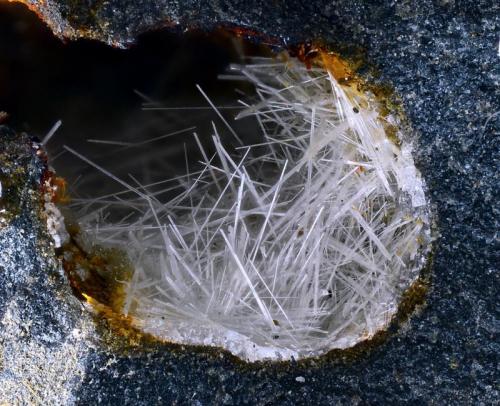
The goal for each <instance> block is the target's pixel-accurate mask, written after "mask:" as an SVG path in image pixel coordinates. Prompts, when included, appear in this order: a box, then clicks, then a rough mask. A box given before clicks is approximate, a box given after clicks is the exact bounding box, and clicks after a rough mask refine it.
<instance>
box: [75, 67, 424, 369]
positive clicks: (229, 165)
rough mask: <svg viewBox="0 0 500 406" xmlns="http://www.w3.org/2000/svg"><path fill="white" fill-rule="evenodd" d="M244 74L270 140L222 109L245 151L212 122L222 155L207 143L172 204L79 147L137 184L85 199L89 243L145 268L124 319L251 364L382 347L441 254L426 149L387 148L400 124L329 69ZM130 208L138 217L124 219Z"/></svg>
mask: <svg viewBox="0 0 500 406" xmlns="http://www.w3.org/2000/svg"><path fill="white" fill-rule="evenodd" d="M231 72H232V73H234V75H235V79H237V80H240V81H241V80H245V81H247V82H249V83H251V84H252V85H254V86H255V88H256V95H257V96H256V98H257V100H255V99H252V100H245V101H240V103H242V105H243V106H244V107H245V108H244V110H242V111H241V112H240V113H239V114H238V115H237V117H236V119H238V118H242V117H247V116H252V117H254V118H255V119H256V120H257V122H258V128H259V129H260V131H261V133H262V134H261V139H262V140H261V142H259V143H257V144H252V145H244V144H243V143H241V140H240V137H238V134H237V133H236V132H235V131H234V130H232V128H231V123H230V122H228V121H226V120H225V119H224V118H223V116H222V115H220V114H219V116H220V117H221V118H222V121H221V124H220V125H221V126H223V127H224V128H225V129H226V130H227V128H229V130H230V131H232V132H233V135H234V139H235V140H236V141H237V142H239V143H240V145H239V146H237V147H229V146H227V145H223V143H222V141H221V137H220V136H219V134H220V133H219V131H220V127H219V126H218V125H215V124H213V123H212V124H208V125H212V130H213V137H212V142H213V145H214V147H215V151H216V153H215V155H213V156H211V155H210V154H209V153H208V152H207V151H205V149H204V147H203V145H202V143H201V141H200V139H199V138H198V135H197V134H196V133H195V134H192V136H193V137H195V139H196V142H197V143H198V145H199V148H200V149H201V153H202V156H203V158H204V162H202V165H201V166H200V167H197V168H190V169H189V170H188V173H186V174H185V175H184V176H183V177H180V178H179V177H178V178H176V179H173V180H172V182H174V183H176V184H177V187H180V188H181V191H180V192H179V193H178V194H177V195H176V196H175V197H173V198H172V199H170V200H168V201H166V202H165V201H160V199H159V198H157V195H156V194H155V193H152V192H149V191H148V185H143V184H139V182H137V181H130V182H129V181H128V180H124V179H121V178H117V177H116V176H114V175H113V174H112V173H111V172H108V170H106V169H104V168H101V167H100V166H97V164H94V163H93V162H92V161H90V160H89V159H88V158H85V157H83V156H82V155H81V154H79V153H78V152H77V151H74V150H72V149H70V148H68V150H69V151H71V152H73V153H74V154H76V155H77V156H79V157H80V158H82V159H84V160H86V161H87V162H88V163H89V164H92V165H94V166H95V167H97V168H98V169H100V170H101V171H102V172H103V174H106V175H108V176H110V177H111V178H112V179H114V181H116V182H118V183H120V184H121V185H122V186H123V187H124V191H123V192H121V193H118V194H116V195H113V196H108V197H106V198H105V199H104V198H103V199H94V200H92V202H91V203H92V204H89V202H88V201H80V202H75V205H76V206H78V209H79V213H80V226H81V229H82V231H84V233H85V235H86V237H85V239H86V240H87V241H90V242H91V243H92V244H98V245H101V246H119V247H120V248H121V249H122V250H123V251H124V252H126V253H127V255H128V257H129V259H130V261H131V263H132V264H133V267H134V273H133V275H132V277H131V278H130V280H128V281H124V283H125V284H126V297H125V300H124V305H123V309H122V312H123V313H124V314H126V315H129V316H131V318H132V320H133V323H134V324H135V326H136V327H138V328H140V329H142V330H143V331H146V332H149V333H151V334H153V335H155V336H157V337H159V338H162V339H166V340H168V341H173V342H178V343H186V344H197V345H208V346H218V347H223V348H225V349H227V350H229V351H231V352H232V353H234V354H235V355H237V356H239V357H241V358H243V359H246V360H250V361H255V360H262V359H290V358H291V357H294V358H295V359H298V358H303V357H308V356H314V355H320V354H323V353H326V352H328V351H329V350H330V349H333V348H347V347H351V346H353V345H354V344H356V343H358V342H360V341H361V340H364V339H367V338H370V337H371V336H373V335H374V334H375V333H376V332H377V331H379V330H381V329H383V328H384V327H386V326H387V324H388V323H389V321H390V319H391V317H392V316H393V315H394V314H395V312H396V310H397V305H398V302H399V301H400V300H401V296H402V293H403V292H404V291H405V290H406V289H408V288H409V287H410V286H411V284H412V283H413V282H415V280H416V278H417V277H418V274H419V271H420V269H421V267H422V264H423V259H424V257H425V252H426V250H427V249H428V248H427V244H428V241H429V217H428V216H429V213H428V208H427V202H426V197H425V195H424V188H423V185H422V180H421V178H420V174H419V172H418V171H417V170H416V168H415V165H414V162H413V159H412V153H411V152H412V150H411V144H410V143H408V142H406V140H405V137H404V136H403V135H402V134H400V133H399V134H397V135H398V138H399V141H398V142H397V143H394V142H393V138H391V139H390V138H389V137H388V134H387V128H389V127H391V128H396V127H394V124H396V123H395V122H392V121H395V119H394V118H392V117H391V116H388V117H382V116H381V115H380V114H379V113H378V107H379V106H378V102H377V100H376V99H375V98H374V97H372V96H371V95H370V94H369V93H362V92H360V91H358V90H355V89H354V88H352V87H349V86H343V85H340V84H339V82H338V81H337V80H336V79H335V77H334V76H333V75H332V74H331V73H330V72H329V71H328V70H326V69H325V68H323V67H322V66H321V65H315V66H313V67H310V68H307V67H306V66H305V65H304V64H303V63H302V62H300V61H298V60H296V59H294V58H287V59H286V60H284V61H283V60H277V59H271V58H254V59H252V60H251V62H250V63H248V64H246V65H238V66H232V68H231ZM200 91H201V92H202V94H203V95H204V96H205V97H206V98H207V100H208V102H209V104H210V105H211V106H212V107H213V108H214V109H217V107H215V106H214V105H213V103H212V102H211V101H210V99H209V97H208V95H207V94H206V93H205V92H203V90H202V89H201V88H200ZM190 136H191V135H190ZM132 164H133V163H131V165H132ZM179 185H180V186H179ZM116 209H119V210H121V212H125V213H126V214H127V212H128V214H127V215H126V216H124V218H123V220H120V221H116V222H113V223H110V222H109V221H108V220H107V216H106V213H109V212H110V211H113V210H116Z"/></svg>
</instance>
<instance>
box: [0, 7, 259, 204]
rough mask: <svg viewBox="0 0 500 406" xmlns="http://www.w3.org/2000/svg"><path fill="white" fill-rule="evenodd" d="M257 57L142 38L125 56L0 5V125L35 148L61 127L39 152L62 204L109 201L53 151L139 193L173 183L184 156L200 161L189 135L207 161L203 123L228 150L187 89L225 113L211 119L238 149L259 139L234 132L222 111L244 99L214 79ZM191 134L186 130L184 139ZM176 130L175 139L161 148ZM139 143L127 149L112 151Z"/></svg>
mask: <svg viewBox="0 0 500 406" xmlns="http://www.w3.org/2000/svg"><path fill="white" fill-rule="evenodd" d="M264 53H266V51H265V50H263V48H262V47H260V46H257V45H256V44H254V43H251V42H246V41H243V40H241V39H239V38H235V37H234V36H231V35H229V34H227V33H223V32H216V33H213V32H212V33H201V32H193V33H188V34H183V35H176V34H172V33H169V32H166V31H157V32H151V33H146V34H144V35H142V36H141V37H139V38H138V40H137V44H135V45H133V46H131V47H130V48H129V49H127V50H121V49H113V48H111V47H109V46H106V45H104V44H101V43H98V42H94V41H88V40H78V41H75V42H63V41H61V40H59V39H57V38H55V37H54V36H53V34H52V33H51V32H50V30H49V29H48V28H47V27H46V26H45V25H44V24H43V23H42V22H41V21H40V20H39V19H38V17H37V16H36V15H35V14H34V13H32V12H30V11H28V10H27V9H26V8H25V7H24V6H22V5H18V4H0V111H4V112H6V113H8V114H9V118H8V120H7V121H6V123H7V124H8V125H10V126H11V127H13V128H14V129H16V130H17V131H26V132H28V133H29V134H31V135H34V136H37V137H38V138H39V139H40V140H43V139H44V137H46V135H47V133H48V132H49V131H50V129H51V128H52V127H53V126H54V124H55V123H56V122H57V121H58V120H61V121H62V126H61V127H60V128H59V130H58V131H57V132H56V133H55V135H54V136H53V137H52V138H51V139H50V140H49V141H48V142H47V144H46V150H47V152H48V154H49V157H50V160H51V165H52V166H53V167H54V168H55V169H56V171H57V173H58V175H60V176H63V177H64V178H66V180H67V181H68V185H69V188H70V192H71V194H72V195H73V196H80V197H91V196H98V195H102V194H104V193H112V192H115V191H119V190H122V189H123V186H121V185H119V184H117V183H116V182H113V181H111V180H109V179H108V180H107V179H106V177H105V176H103V174H102V173H99V172H98V171H97V170H95V169H93V168H92V167H90V166H89V165H88V164H87V163H85V162H83V161H81V160H79V159H78V158H76V157H75V156H73V155H72V154H70V153H68V152H66V151H65V150H64V149H63V146H64V145H67V146H69V147H71V148H73V149H74V150H76V151H78V152H79V153H81V154H82V155H84V156H86V157H88V158H89V159H91V160H92V161H94V162H95V163H96V164H98V165H101V166H103V167H105V168H107V169H108V170H110V171H112V172H113V173H114V174H115V175H117V176H119V177H122V178H123V177H127V176H128V175H129V173H130V174H131V175H132V176H134V177H135V178H136V179H137V180H138V181H139V182H141V183H151V182H155V181H160V180H162V179H165V178H168V177H174V176H177V175H182V174H184V173H185V172H186V156H187V157H188V161H189V163H190V165H191V164H192V163H195V162H197V161H198V160H200V159H202V156H201V154H200V151H199V148H198V147H197V145H196V143H195V140H194V137H193V135H192V133H193V132H196V133H197V134H198V135H199V138H200V140H201V142H202V144H203V145H204V148H206V149H207V153H211V152H212V151H213V143H212V140H211V136H212V134H213V129H212V125H211V122H212V121H213V122H214V123H215V124H216V126H217V129H218V131H219V133H220V135H221V138H222V139H223V141H224V143H227V144H229V145H235V142H234V137H233V136H232V135H231V134H230V133H229V131H227V129H226V128H225V126H224V124H223V123H222V121H221V120H220V118H219V117H218V116H217V114H216V113H215V112H214V111H213V110H212V109H211V108H210V106H209V104H208V102H207V101H206V99H205V98H204V97H203V95H202V94H201V93H200V92H199V91H198V89H197V88H196V85H197V84H199V85H200V86H201V88H202V89H203V90H204V91H205V92H206V94H207V95H208V96H209V97H210V99H211V100H212V101H213V103H214V104H215V105H217V106H224V107H226V108H224V109H221V110H220V111H221V112H222V114H223V115H224V117H225V118H226V119H227V120H228V121H229V122H230V123H231V125H232V126H233V127H234V130H235V131H236V132H237V133H238V134H239V136H240V138H242V139H243V140H244V142H245V144H247V143H248V144H250V143H253V142H255V141H256V140H255V137H256V136H257V134H258V133H259V129H258V127H257V125H256V123H255V122H254V121H253V120H252V119H244V120H241V121H237V122H234V120H233V118H234V116H235V115H236V114H237V112H238V111H240V109H239V108H236V109H234V108H232V107H234V106H238V103H237V100H238V99H239V98H245V95H249V94H252V92H253V89H252V88H251V87H249V85H248V84H246V83H245V82H234V81H224V80H219V79H218V76H219V75H220V74H224V73H225V72H226V70H227V69H228V66H229V64H230V63H238V62H243V60H244V57H243V55H245V56H254V55H263V54H264ZM148 103H149V104H148ZM144 107H146V108H148V107H155V108H158V107H160V108H161V107H167V108H168V110H161V109H145V108H144ZM183 107H193V108H192V109H191V108H188V109H182V108H183ZM227 107H229V108H227ZM191 127H196V128H194V129H191V130H187V129H188V128H191ZM180 130H185V131H184V132H182V133H180V134H178V135H172V136H170V137H166V138H161V137H162V136H164V135H166V134H170V133H173V132H176V131H180ZM158 137H160V139H158V140H157V141H153V142H151V140H152V139H155V138H158ZM89 140H100V141H106V142H108V143H96V142H95V141H93V142H89ZM141 142H142V143H143V144H142V145H139V146H137V145H136V146H134V147H133V148H132V147H127V146H126V145H122V144H127V143H136V144H137V143H141ZM131 172H132V173H131ZM128 179H129V180H130V177H128ZM164 198H168V196H165V197H164Z"/></svg>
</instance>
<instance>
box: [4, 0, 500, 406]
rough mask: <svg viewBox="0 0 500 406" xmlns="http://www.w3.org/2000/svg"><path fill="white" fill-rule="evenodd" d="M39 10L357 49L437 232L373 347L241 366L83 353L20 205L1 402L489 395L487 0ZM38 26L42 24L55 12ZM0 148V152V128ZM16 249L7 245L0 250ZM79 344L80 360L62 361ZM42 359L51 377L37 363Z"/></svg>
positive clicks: (492, 284)
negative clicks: (425, 285) (423, 272)
mask: <svg viewBox="0 0 500 406" xmlns="http://www.w3.org/2000/svg"><path fill="white" fill-rule="evenodd" d="M44 4H48V6H47V7H48V8H46V9H44V10H49V8H50V9H51V10H56V11H57V13H54V14H52V16H54V15H56V14H57V19H58V20H57V24H59V26H60V27H61V30H62V31H61V30H60V31H59V33H62V32H66V33H67V34H68V35H69V36H70V37H73V36H75V35H84V34H85V35H90V36H92V37H97V38H100V39H102V40H103V41H106V42H109V43H113V44H126V43H128V42H130V41H131V40H132V39H133V38H134V37H135V35H136V34H137V33H138V32H140V31H143V30H144V29H146V28H151V27H157V26H161V25H166V26H169V27H179V28H180V29H184V28H190V27H192V26H199V27H202V28H206V29H210V28H213V27H214V26H217V25H219V24H226V25H230V26H234V27H244V28H248V29H253V30H255V31H257V32H259V33H262V34H263V35H264V36H269V37H271V38H273V41H274V39H275V40H276V41H277V42H278V43H280V42H281V43H283V44H284V45H287V44H293V43H296V42H300V41H303V40H307V39H314V38H322V39H323V40H324V41H326V42H327V43H332V44H335V45H337V46H340V45H342V46H345V47H346V48H351V49H353V48H355V49H362V50H363V52H364V54H365V56H366V58H367V60H369V61H370V62H371V63H372V64H373V65H374V66H376V67H377V68H378V71H379V74H380V75H379V77H378V78H375V79H374V80H379V81H381V82H382V83H387V82H389V83H392V84H393V86H394V88H395V90H396V92H397V94H399V95H400V97H401V99H402V105H403V108H404V109H405V111H406V114H407V116H408V118H409V120H410V121H411V124H412V126H413V128H414V129H415V130H416V131H417V132H418V133H419V135H420V138H419V140H418V142H417V145H416V148H415V155H416V156H415V158H416V164H417V166H418V167H419V168H420V170H421V171H422V175H423V177H424V178H425V179H426V182H427V185H428V188H429V196H430V198H431V199H432V201H433V203H434V206H435V211H436V215H437V221H436V223H437V224H436V228H437V231H438V233H439V235H440V237H439V240H438V241H437V244H436V250H435V256H434V260H433V268H432V287H431V290H430V292H429V294H428V296H427V300H426V305H425V306H424V307H423V308H422V309H421V310H420V311H419V312H418V313H417V314H416V315H414V316H413V317H412V318H411V319H410V321H409V322H408V323H407V324H406V325H405V328H403V329H400V330H399V331H398V332H395V333H393V334H392V335H391V337H390V338H389V339H388V340H387V341H386V342H385V343H383V344H382V345H380V346H378V347H374V348H373V349H372V350H371V351H369V352H367V353H363V354H360V356H359V357H357V358H355V359H351V360H344V359H342V358H335V357H330V358H324V359H322V360H318V361H317V362H310V363H307V364H295V363H290V364H286V365H265V364H263V365H254V366H241V365H237V364H235V363H234V360H232V359H230V358H229V357H228V356H227V355H225V354H213V353H211V352H208V351H204V350H199V351H193V350H192V349H186V350H182V349H181V350H177V351H170V350H166V349H165V348H161V349H158V350H154V349H153V350H150V351H147V352H141V351H135V352H133V353H130V352H129V353H127V354H122V355H120V354H119V353H116V352H113V351H110V350H109V349H108V350H105V349H104V348H103V347H102V346H101V345H99V344H96V345H95V346H94V347H93V348H92V350H90V349H89V348H90V346H89V345H86V344H85V343H86V342H87V341H86V340H88V339H89V338H81V339H78V335H76V334H72V333H71V332H72V331H74V329H75V325H76V326H78V325H79V323H84V322H85V321H84V320H85V317H86V316H81V315H82V314H85V313H81V310H80V309H79V308H78V305H77V304H75V305H74V307H72V306H73V305H71V304H70V303H72V301H71V300H69V299H68V297H69V296H70V294H69V292H68V291H67V288H65V287H64V286H65V285H64V283H63V282H62V280H61V281H59V282H58V279H57V278H55V279H53V278H51V277H50V275H51V272H52V273H53V274H54V275H56V274H57V272H56V270H55V269H56V267H55V265H54V264H53V263H52V262H51V261H50V260H49V259H48V258H49V257H50V256H51V255H52V254H51V253H49V252H48V251H44V248H43V246H44V244H45V243H44V242H42V241H46V240H45V238H48V236H45V237H43V238H39V237H38V235H37V234H36V233H38V231H37V230H40V229H42V228H43V227H41V226H40V224H38V223H36V222H34V219H35V218H36V216H34V213H33V208H32V207H30V206H29V205H27V206H26V205H24V206H20V207H21V214H19V215H18V216H17V217H16V219H15V221H14V222H10V223H8V225H7V226H5V225H1V226H0V227H1V229H0V232H1V233H2V238H1V239H0V244H1V252H2V257H1V258H2V262H1V264H0V266H1V268H2V270H1V272H0V302H1V304H2V305H1V307H0V309H1V310H0V314H1V316H0V317H1V318H2V323H4V324H5V323H7V327H3V326H2V329H1V330H0V354H2V358H1V359H2V360H1V361H0V388H1V389H0V398H1V399H2V400H3V398H5V399H7V401H12V402H13V403H15V401H16V399H17V400H18V402H19V403H23V402H26V401H27V400H30V399H31V400H33V399H35V400H34V401H39V402H42V401H43V400H45V399H47V400H48V401H47V402H48V403H50V400H51V399H59V401H58V402H56V403H77V404H78V403H81V404H98V403H101V404H115V403H120V404H134V405H137V404H148V405H149V404H170V403H172V402H177V403H187V404H196V405H202V404H214V403H215V404H245V403H247V404H248V403H250V404H271V403H273V404H274V403H278V404H306V403H307V404H310V403H318V404H333V403H339V404H387V403H401V402H409V403H416V402H419V403H429V404H451V403H453V404H494V403H496V402H498V398H499V390H500V388H499V387H498V376H499V363H498V361H499V357H498V353H499V350H500V348H499V344H498V343H499V341H500V340H499V337H498V335H499V331H500V322H499V319H498V316H499V311H498V297H499V294H500V292H499V286H500V284H499V282H500V281H499V277H498V263H499V258H498V252H499V250H498V248H499V247H498V234H497V230H498V215H499V208H498V203H497V202H498V183H499V179H498V173H499V171H498V169H499V168H498V155H499V154H498V152H499V151H498V149H499V148H498V146H499V127H498V125H499V117H500V115H498V110H499V88H498V86H499V73H500V72H499V56H498V40H499V38H498V32H499V22H500V18H499V15H500V13H499V11H500V10H499V7H498V5H497V4H496V2H493V1H474V2H472V1H470V2H469V1H456V0H450V1H436V2H431V1H422V2H417V1H402V2H397V3H394V2H390V1H384V2H376V3H375V2H373V3H372V2H370V3H368V2H331V1H328V2H327V1H315V2H312V1H311V2H298V1H288V2H261V4H251V3H249V2H244V1H236V2H234V1H231V2H229V1H208V2H203V3H202V2H195V1H178V2H167V1H161V0H158V1H153V0H151V1H142V2H136V1H120V2H119V1H118V0H111V1H107V2H96V3H95V7H90V8H88V5H87V4H88V3H85V4H86V5H85V6H83V5H82V6H76V8H75V6H74V4H79V3H78V2H67V1H62V0H61V1H59V2H46V3H44ZM70 5H71V7H70ZM88 10H91V11H88ZM43 13H45V11H43V12H42V14H43ZM46 16H48V14H46ZM49 17H50V16H49ZM51 18H52V17H51ZM51 26H52V28H53V29H55V25H54V20H53V21H52V24H51ZM4 132H5V131H4ZM0 143H1V144H0V152H2V153H3V152H4V151H5V150H6V149H5V148H6V145H7V144H5V138H3V137H2V138H1V139H0ZM8 148H9V151H11V149H10V148H12V146H8ZM21 166H23V167H26V168H28V171H29V174H30V179H33V182H36V176H39V175H37V173H39V172H37V171H39V170H40V169H39V168H38V169H37V165H34V164H33V163H31V161H30V160H27V161H25V162H23V163H22V165H21ZM21 229H23V230H25V231H24V234H21V233H20V231H19V230H21ZM34 233H35V234H34ZM22 244H24V245H22ZM20 247H23V249H22V250H19V252H18V253H17V254H15V255H14V254H10V255H8V256H6V255H5V253H6V252H11V253H12V252H13V251H12V250H14V249H18V248H20ZM44 253H45V254H44ZM44 255H45V256H44ZM51 270H53V271H51ZM59 278H62V277H59ZM61 284H62V285H61ZM55 292H60V294H59V295H58V294H56V293H55ZM82 320H83V321H82ZM27 326H30V327H29V328H28V327H27ZM76 328H79V327H76ZM89 328H90V327H89ZM85 331H89V330H88V329H87V330H85ZM92 334H94V333H92ZM92 334H91V333H90V332H88V333H86V334H84V337H89V335H92ZM21 335H23V337H22V338H21ZM72 340H73V341H72ZM79 340H83V341H79ZM82 342H83V348H82V351H81V352H80V351H79V357H78V360H75V361H71V360H72V359H73V358H72V356H73V355H74V354H75V352H74V351H75V348H78V346H80V345H82ZM30 348H33V349H34V350H33V351H31V352H30V351H29V349H30ZM14 353H15V354H27V355H23V357H27V358H23V359H22V360H16V359H14V357H13V356H12V355H9V354H14ZM33 354H35V355H33ZM63 354H66V355H64V358H65V359H66V360H67V361H66V364H65V367H64V368H66V366H67V368H68V371H69V373H68V374H67V376H69V377H70V378H68V380H67V381H65V382H62V381H61V380H60V379H61V377H60V375H61V374H60V373H59V372H58V371H61V369H58V368H61V366H60V365H58V364H57V361H56V360H57V359H58V357H60V358H59V359H61V357H62V356H63ZM71 354H73V355H71ZM9 357H10V358H9ZM6 360H7V361H6ZM9 360H10V361H9ZM47 360H49V361H47ZM50 360H52V361H50ZM16 362H18V363H19V364H16ZM40 365H43V366H44V367H45V368H48V369H50V370H51V371H52V372H51V373H47V372H44V371H43V370H38V369H37V368H38V366H40ZM64 368H63V370H64ZM36 371H38V372H36ZM52 377H53V379H52ZM71 377H73V378H71ZM35 379H36V381H35ZM23 381H26V382H28V385H26V384H25V383H23ZM61 387H63V388H64V389H63V390H59V388H61ZM30 388H31V389H30ZM2 391H3V392H2ZM33 393H36V396H37V397H38V398H36V397H35V395H33ZM57 396H60V398H58V397H57ZM2 397H3V398H2ZM16 397H17V398H16ZM21 399H22V400H21Z"/></svg>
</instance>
